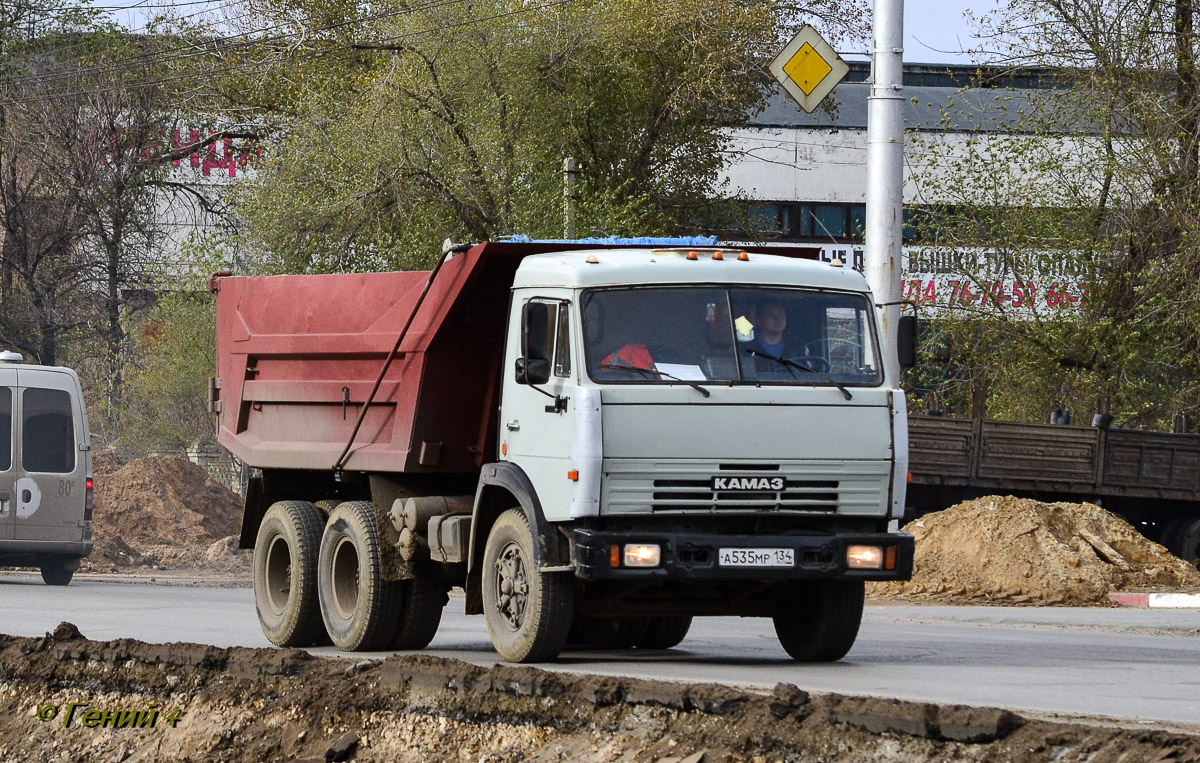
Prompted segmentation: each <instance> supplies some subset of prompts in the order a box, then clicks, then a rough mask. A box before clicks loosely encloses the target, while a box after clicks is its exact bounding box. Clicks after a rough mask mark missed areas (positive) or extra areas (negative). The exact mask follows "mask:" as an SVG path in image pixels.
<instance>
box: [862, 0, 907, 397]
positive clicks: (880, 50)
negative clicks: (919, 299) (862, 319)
mask: <svg viewBox="0 0 1200 763" xmlns="http://www.w3.org/2000/svg"><path fill="white" fill-rule="evenodd" d="M872 20H873V27H874V29H873V32H872V43H871V93H870V95H869V96H868V97H867V230H866V251H865V253H864V263H863V264H864V269H865V275H866V277H867V283H868V284H869V285H870V287H871V291H872V292H873V293H874V295H875V302H876V304H882V305H886V307H881V308H878V309H879V313H880V315H879V317H880V320H881V322H882V324H883V349H884V359H885V360H884V362H885V369H886V372H887V378H888V379H890V380H892V382H893V383H894V384H896V385H897V386H899V383H900V382H899V380H900V363H899V361H898V360H897V357H896V325H897V323H898V322H899V319H900V306H899V305H897V304H895V303H896V302H897V301H899V299H900V283H901V279H902V278H903V275H902V273H901V267H900V266H901V251H900V247H901V243H902V241H903V238H902V235H903V223H904V0H875V7H874V14H873V19H872Z"/></svg>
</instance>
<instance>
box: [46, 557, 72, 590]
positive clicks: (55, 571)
mask: <svg viewBox="0 0 1200 763" xmlns="http://www.w3.org/2000/svg"><path fill="white" fill-rule="evenodd" d="M68 567H69V565H68V564H67V560H66V559H61V558H54V559H47V560H46V561H44V562H42V563H41V565H40V568H41V570H42V581H43V582H44V583H45V584H46V585H67V584H68V583H70V582H71V578H72V577H74V575H75V570H74V569H69V568H68Z"/></svg>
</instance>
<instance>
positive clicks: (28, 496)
mask: <svg viewBox="0 0 1200 763" xmlns="http://www.w3.org/2000/svg"><path fill="white" fill-rule="evenodd" d="M32 500H33V493H32V492H31V491H29V490H22V491H21V503H29V502H30V501H32Z"/></svg>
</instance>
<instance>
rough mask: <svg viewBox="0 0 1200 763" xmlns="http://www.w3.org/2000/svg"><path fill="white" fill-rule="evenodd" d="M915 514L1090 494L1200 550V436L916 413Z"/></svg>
mask: <svg viewBox="0 0 1200 763" xmlns="http://www.w3.org/2000/svg"><path fill="white" fill-rule="evenodd" d="M908 431H909V445H910V448H909V468H910V471H911V472H912V481H911V483H910V484H909V490H908V501H909V511H908V515H909V516H910V517H915V516H919V515H921V514H924V513H928V512H930V511H937V510H941V509H945V508H948V507H950V506H953V505H954V504H956V503H958V502H959V501H963V500H967V499H970V498H975V497H979V496H981V495H991V494H1004V495H1015V496H1023V497H1031V498H1038V499H1040V500H1047V501H1072V502H1079V501H1088V502H1091V503H1095V504H1099V505H1101V506H1103V507H1104V508H1106V509H1108V510H1110V511H1113V512H1115V513H1117V514H1120V515H1121V516H1122V517H1124V518H1125V519H1126V520H1127V521H1129V522H1130V523H1131V524H1132V525H1133V526H1134V527H1136V528H1138V530H1140V531H1141V532H1142V533H1143V534H1144V535H1146V536H1147V537H1148V538H1150V539H1151V540H1154V541H1156V542H1159V543H1162V544H1163V545H1164V546H1166V547H1167V548H1168V549H1169V550H1170V551H1171V552H1172V553H1174V554H1176V555H1177V556H1179V557H1181V558H1183V559H1186V560H1188V561H1194V560H1196V559H1198V558H1200V435H1194V434H1170V433H1166V432H1143V431H1136V430H1129V429H1109V428H1101V427H1082V426H1061V425H1055V424H1022V423H1012V422H1003V421H990V420H984V419H959V418H949V417H942V416H916V415H914V416H910V417H909V420H908Z"/></svg>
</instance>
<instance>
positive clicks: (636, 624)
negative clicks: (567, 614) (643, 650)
mask: <svg viewBox="0 0 1200 763" xmlns="http://www.w3.org/2000/svg"><path fill="white" fill-rule="evenodd" d="M649 627H650V618H649V617H581V616H579V615H576V616H575V618H574V619H573V621H572V623H571V637H570V638H569V639H568V643H578V644H583V645H585V646H586V647H587V648H590V649H632V648H633V647H634V646H637V645H639V644H640V643H641V641H642V639H643V638H645V636H646V630H647V629H648V628H649Z"/></svg>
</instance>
